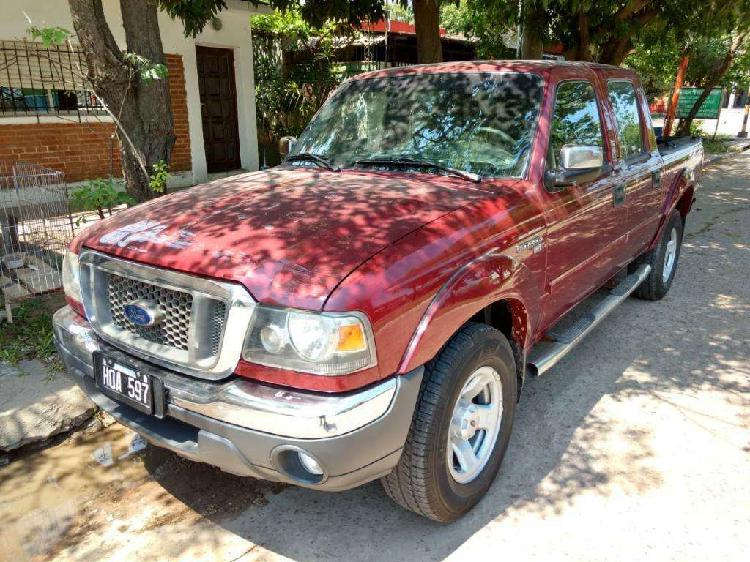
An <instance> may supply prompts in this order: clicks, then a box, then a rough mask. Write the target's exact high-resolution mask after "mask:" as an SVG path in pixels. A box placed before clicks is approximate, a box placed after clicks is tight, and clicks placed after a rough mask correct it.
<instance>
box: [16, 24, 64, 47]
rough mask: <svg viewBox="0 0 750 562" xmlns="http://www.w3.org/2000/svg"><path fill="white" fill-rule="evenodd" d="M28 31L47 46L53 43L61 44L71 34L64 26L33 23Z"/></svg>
mask: <svg viewBox="0 0 750 562" xmlns="http://www.w3.org/2000/svg"><path fill="white" fill-rule="evenodd" d="M26 32H27V33H28V34H29V35H31V36H32V37H33V38H34V39H36V40H38V41H41V42H42V44H43V45H44V47H45V48H49V47H51V46H52V45H61V44H62V43H64V42H65V41H67V39H68V38H69V37H70V36H71V33H70V31H68V30H67V29H65V28H64V27H37V26H35V25H32V26H31V27H29V28H28V29H27V30H26Z"/></svg>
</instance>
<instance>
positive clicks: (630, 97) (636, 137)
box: [607, 81, 643, 160]
mask: <svg viewBox="0 0 750 562" xmlns="http://www.w3.org/2000/svg"><path fill="white" fill-rule="evenodd" d="M607 90H608V92H609V101H610V103H611V104H612V109H613V110H614V112H615V120H616V121H617V131H618V135H619V137H620V146H621V151H622V158H623V160H626V159H627V158H629V157H631V156H634V155H636V154H640V153H642V152H643V137H642V136H641V117H640V114H639V113H638V98H636V95H635V87H634V86H633V83H632V82H623V81H614V82H609V83H607Z"/></svg>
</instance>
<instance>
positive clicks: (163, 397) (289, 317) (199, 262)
mask: <svg viewBox="0 0 750 562" xmlns="http://www.w3.org/2000/svg"><path fill="white" fill-rule="evenodd" d="M287 146H289V147H290V151H289V153H288V154H287V156H286V158H285V160H284V162H283V163H282V164H281V165H280V166H278V167H276V168H273V169H270V170H267V171H260V172H253V173H246V174H241V175H237V176H233V177H230V178H226V179H222V180H219V181H214V182H212V183H208V184H205V185H200V186H197V187H194V188H192V189H189V190H186V191H183V192H179V193H175V194H173V195H170V196H167V197H161V198H158V199H155V200H153V201H151V202H149V203H146V204H143V205H139V206H137V207H135V208H133V209H129V210H127V211H123V212H121V213H119V214H117V215H116V216H114V217H112V218H110V219H108V220H105V221H102V222H100V223H98V224H96V225H94V226H92V227H91V228H89V229H88V230H87V231H85V232H84V233H83V234H82V235H81V236H79V237H78V238H77V239H76V240H75V241H74V242H73V244H72V246H71V248H70V250H69V251H68V253H67V255H66V258H65V264H64V265H65V267H64V270H65V271H64V285H65V291H66V296H67V301H68V306H66V307H65V308H63V309H61V310H60V311H59V312H57V313H56V315H55V319H54V321H55V336H56V342H57V345H58V348H59V350H60V352H61V354H62V357H63V358H64V361H65V364H66V366H67V368H68V370H69V371H70V373H71V374H72V375H73V376H74V378H75V379H76V380H77V381H78V383H79V384H80V385H81V386H82V387H83V388H84V389H85V390H86V392H87V393H88V394H89V396H91V398H92V399H93V400H94V401H95V402H96V403H97V404H99V406H101V407H102V408H103V409H104V410H106V411H108V412H110V413H111V414H112V415H113V416H114V417H115V418H116V419H118V420H119V421H121V422H122V423H123V424H125V425H127V426H129V427H132V428H133V429H135V430H136V431H137V432H139V433H140V434H142V435H143V436H144V437H145V438H146V439H147V440H149V441H150V442H152V443H154V444H155V445H157V446H159V447H165V448H167V449H171V450H172V451H175V452H177V453H178V454H180V455H183V456H185V457H188V458H190V459H194V460H197V461H202V462H206V463H211V464H213V465H216V466H218V467H220V468H221V469H223V470H226V471H228V472H232V473H235V474H239V475H247V476H253V477H256V478H264V479H268V480H275V481H283V482H290V483H294V484H298V485H301V486H307V487H310V488H314V489H320V490H344V489H348V488H352V487H354V486H358V485H361V484H363V483H365V482H368V481H371V480H374V479H378V478H380V479H382V482H383V486H384V488H385V490H386V492H387V493H388V495H389V496H390V497H391V498H393V499H394V500H395V501H396V502H397V503H399V504H401V505H402V506H404V507H405V508H407V509H410V510H413V511H415V512H417V513H419V514H421V515H423V516H426V517H430V518H432V519H435V520H438V521H451V520H454V519H456V518H458V517H460V516H461V515H462V514H464V513H466V512H467V511H468V510H469V509H471V508H472V507H473V506H474V505H475V504H476V503H477V502H478V501H479V500H480V498H481V497H482V495H483V494H484V493H485V492H486V490H487V489H488V487H489V486H490V484H491V483H492V481H493V479H494V478H495V475H496V474H497V472H498V469H499V467H500V463H501V461H502V459H503V455H504V453H505V450H506V448H507V446H508V441H509V439H510V434H511V426H512V424H513V415H514V411H515V408H516V402H517V401H518V399H519V397H520V396H521V388H522V386H523V383H524V378H525V377H526V376H528V375H527V373H528V374H531V375H540V374H542V373H543V372H545V371H547V370H548V369H549V368H550V367H551V366H552V365H554V364H555V362H556V361H557V360H558V359H559V358H560V357H562V356H563V355H564V354H565V353H567V352H568V351H570V350H571V349H572V348H573V347H574V346H575V344H576V343H577V342H578V341H580V340H581V338H582V337H583V336H584V335H585V334H586V333H587V332H588V331H590V330H591V329H592V328H593V327H594V326H595V325H596V324H597V323H598V322H599V321H600V320H601V319H602V318H603V317H604V316H605V315H606V314H607V313H608V312H609V311H611V310H612V309H613V308H614V307H615V306H617V305H618V304H619V303H621V302H622V301H623V300H624V299H625V298H627V297H628V295H630V294H631V293H634V294H635V295H637V296H639V297H641V298H645V299H650V300H657V299H660V298H662V297H663V296H664V295H665V294H666V293H667V291H669V288H670V286H671V284H672V280H673V278H674V275H675V270H676V266H677V261H678V259H679V255H680V243H681V241H682V233H683V227H684V224H685V219H686V217H687V214H688V212H689V211H690V208H691V204H692V202H693V200H694V193H695V189H696V176H697V174H698V173H699V172H700V168H701V165H702V160H703V150H702V147H701V144H700V141H693V140H691V139H685V140H682V141H671V142H667V143H663V144H661V145H657V140H656V138H655V137H654V135H653V133H652V127H651V119H650V115H649V111H648V106H647V103H646V99H645V97H644V94H643V91H642V89H641V86H640V83H639V80H638V78H637V76H636V75H635V74H634V73H633V72H631V71H628V70H624V69H620V68H613V67H608V66H600V65H595V64H584V63H562V62H545V61H535V62H531V61H500V62H476V63H469V62H461V63H449V64H438V65H428V66H415V67H409V68H397V69H390V70H385V71H377V72H373V73H368V74H363V75H360V76H357V77H355V78H353V79H351V80H348V81H347V82H345V83H344V84H343V85H342V86H341V87H340V88H339V89H338V90H337V91H336V92H335V93H334V94H333V95H332V96H331V97H330V99H329V100H328V101H327V102H326V104H325V105H324V106H323V107H322V108H321V110H320V111H319V112H318V113H317V115H316V116H315V117H314V119H313V120H312V122H311V123H310V125H309V126H308V127H307V129H306V130H305V131H304V132H303V133H302V135H301V136H300V138H299V139H298V140H294V139H287ZM607 290H608V292H606V294H605V295H604V296H603V297H602V298H599V299H598V300H597V304H596V305H595V306H594V307H593V308H591V307H590V306H588V307H587V310H586V312H585V313H581V312H580V308H579V307H577V305H578V304H580V303H582V302H583V301H584V300H586V299H587V298H588V297H589V296H591V295H592V294H593V293H594V292H597V293H598V295H599V296H602V295H601V293H602V291H607Z"/></svg>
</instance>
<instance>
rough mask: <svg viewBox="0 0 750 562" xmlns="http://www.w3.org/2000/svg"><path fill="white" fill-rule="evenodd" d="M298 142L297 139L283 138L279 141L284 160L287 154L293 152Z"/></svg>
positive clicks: (280, 152)
mask: <svg viewBox="0 0 750 562" xmlns="http://www.w3.org/2000/svg"><path fill="white" fill-rule="evenodd" d="M296 142H297V137H281V138H280V139H279V154H281V157H282V158H286V156H287V154H289V152H291V150H292V148H294V145H295V143H296Z"/></svg>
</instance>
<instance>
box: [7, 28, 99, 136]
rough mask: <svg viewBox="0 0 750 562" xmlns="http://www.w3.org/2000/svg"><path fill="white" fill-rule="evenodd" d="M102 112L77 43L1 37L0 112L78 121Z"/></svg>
mask: <svg viewBox="0 0 750 562" xmlns="http://www.w3.org/2000/svg"><path fill="white" fill-rule="evenodd" d="M105 113H106V112H105V110H104V107H103V106H102V104H101V102H100V101H99V99H98V98H97V97H96V96H95V95H94V93H93V91H92V89H91V86H90V84H89V83H88V80H87V78H86V61H85V59H84V57H83V53H82V52H81V51H80V50H79V49H78V48H77V47H74V46H72V45H70V44H64V45H51V46H49V47H45V46H44V45H42V44H41V43H36V42H33V41H0V115H12V116H22V115H29V116H35V117H37V118H39V117H42V116H45V115H54V116H57V117H63V118H65V117H66V116H67V118H70V119H74V120H77V121H80V120H81V119H82V118H83V117H85V116H88V115H104V114H105Z"/></svg>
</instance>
